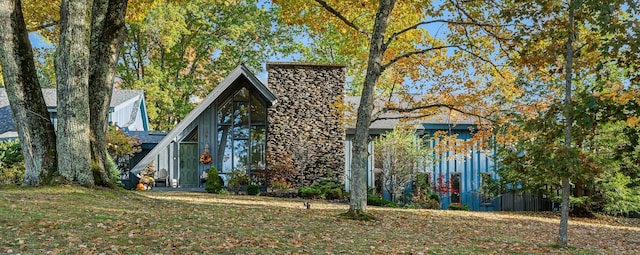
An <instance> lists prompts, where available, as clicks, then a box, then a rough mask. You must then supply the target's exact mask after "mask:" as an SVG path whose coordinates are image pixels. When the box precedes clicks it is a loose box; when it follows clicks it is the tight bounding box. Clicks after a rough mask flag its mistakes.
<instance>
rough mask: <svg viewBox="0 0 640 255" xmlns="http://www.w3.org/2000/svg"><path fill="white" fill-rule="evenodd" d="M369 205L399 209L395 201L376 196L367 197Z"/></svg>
mask: <svg viewBox="0 0 640 255" xmlns="http://www.w3.org/2000/svg"><path fill="white" fill-rule="evenodd" d="M367 205H373V206H382V207H393V208H398V205H397V204H396V203H394V202H393V201H389V200H385V199H382V198H380V197H378V196H376V195H367Z"/></svg>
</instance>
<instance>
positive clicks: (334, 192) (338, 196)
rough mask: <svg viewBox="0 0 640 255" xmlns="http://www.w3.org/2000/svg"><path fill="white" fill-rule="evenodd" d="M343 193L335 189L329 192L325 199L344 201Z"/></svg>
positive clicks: (339, 189)
mask: <svg viewBox="0 0 640 255" xmlns="http://www.w3.org/2000/svg"><path fill="white" fill-rule="evenodd" d="M342 193H343V192H342V189H341V188H334V189H331V190H329V191H327V193H326V194H325V198H326V199H342V197H343V194H342Z"/></svg>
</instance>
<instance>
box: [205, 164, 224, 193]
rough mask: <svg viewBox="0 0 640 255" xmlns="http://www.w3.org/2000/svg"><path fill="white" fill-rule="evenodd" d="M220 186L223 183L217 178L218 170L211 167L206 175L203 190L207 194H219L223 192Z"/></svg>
mask: <svg viewBox="0 0 640 255" xmlns="http://www.w3.org/2000/svg"><path fill="white" fill-rule="evenodd" d="M222 185H223V183H222V181H221V180H220V177H219V176H218V169H216V167H214V166H212V167H211V168H209V172H208V173H207V182H206V183H205V186H204V189H205V190H206V191H207V192H209V193H215V194H220V193H222V191H223V190H224V188H223V187H222Z"/></svg>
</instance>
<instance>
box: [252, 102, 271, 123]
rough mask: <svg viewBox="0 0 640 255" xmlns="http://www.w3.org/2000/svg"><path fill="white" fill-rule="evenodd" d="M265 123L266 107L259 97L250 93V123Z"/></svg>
mask: <svg viewBox="0 0 640 255" xmlns="http://www.w3.org/2000/svg"><path fill="white" fill-rule="evenodd" d="M266 123H267V108H266V107H265V106H264V104H262V102H261V101H260V99H258V98H257V97H256V96H254V95H251V125H255V124H266Z"/></svg>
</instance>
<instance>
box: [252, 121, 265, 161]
mask: <svg viewBox="0 0 640 255" xmlns="http://www.w3.org/2000/svg"><path fill="white" fill-rule="evenodd" d="M266 136H267V128H266V127H265V126H252V127H251V170H252V171H253V170H254V169H255V170H259V169H263V168H264V152H265V144H266Z"/></svg>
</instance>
